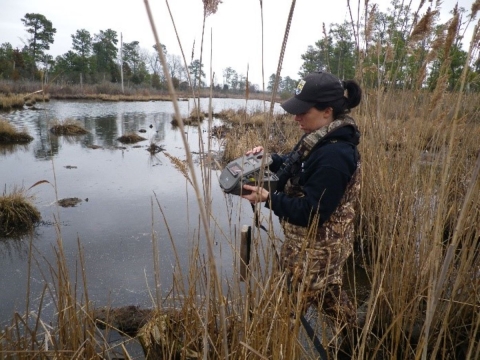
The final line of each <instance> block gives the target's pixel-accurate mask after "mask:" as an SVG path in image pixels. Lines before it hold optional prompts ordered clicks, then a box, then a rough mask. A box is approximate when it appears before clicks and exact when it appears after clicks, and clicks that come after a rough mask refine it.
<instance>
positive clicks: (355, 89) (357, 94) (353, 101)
mask: <svg viewBox="0 0 480 360" xmlns="http://www.w3.org/2000/svg"><path fill="white" fill-rule="evenodd" d="M342 85H343V88H344V89H345V90H347V98H346V99H347V108H348V109H353V108H354V107H356V106H357V105H358V104H360V100H362V89H361V88H360V85H358V83H357V82H356V81H355V80H346V81H342Z"/></svg>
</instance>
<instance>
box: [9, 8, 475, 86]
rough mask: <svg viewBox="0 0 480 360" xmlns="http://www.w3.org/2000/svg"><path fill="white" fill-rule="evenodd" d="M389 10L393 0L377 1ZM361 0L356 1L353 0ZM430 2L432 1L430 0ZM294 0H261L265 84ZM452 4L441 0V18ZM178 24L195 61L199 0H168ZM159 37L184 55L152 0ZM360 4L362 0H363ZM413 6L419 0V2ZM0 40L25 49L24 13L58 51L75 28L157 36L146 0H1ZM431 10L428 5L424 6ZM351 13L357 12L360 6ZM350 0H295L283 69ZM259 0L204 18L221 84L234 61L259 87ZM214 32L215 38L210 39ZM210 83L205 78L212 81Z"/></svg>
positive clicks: (289, 68)
mask: <svg viewBox="0 0 480 360" xmlns="http://www.w3.org/2000/svg"><path fill="white" fill-rule="evenodd" d="M472 1H473V0H460V1H459V4H460V6H463V7H465V8H466V9H467V10H470V8H471V4H472ZM373 2H374V1H370V3H373ZM376 2H377V3H379V4H380V8H381V10H382V11H386V9H387V7H388V4H389V3H390V1H385V0H381V1H376ZM350 3H352V5H353V6H356V4H357V2H356V1H350ZM427 3H428V1H427ZM291 4H292V1H291V0H263V18H264V61H263V63H264V73H265V86H267V83H268V78H269V76H270V75H271V74H272V73H274V72H276V69H277V64H278V58H279V54H280V47H281V44H282V40H283V36H284V33H285V26H286V22H287V18H288V13H289V10H290V6H291ZM454 4H455V1H454V0H445V1H443V5H442V9H443V18H444V19H445V20H446V19H447V16H448V12H449V11H451V9H452V8H453V6H454ZM169 5H170V9H171V11H172V14H173V17H174V20H175V25H176V27H177V30H178V32H179V37H180V41H181V44H182V47H183V50H184V52H185V55H186V58H187V61H188V62H190V59H191V54H192V47H193V43H194V41H195V55H194V58H195V59H197V58H199V57H200V42H201V33H202V20H203V2H202V1H201V0H169ZM150 6H151V8H152V10H153V15H154V20H155V23H156V26H157V31H158V35H159V37H160V41H161V42H162V43H163V44H164V45H166V47H167V51H168V52H169V53H171V54H178V55H179V54H180V49H179V46H178V42H177V39H176V36H175V33H174V30H173V25H172V21H171V19H170V17H169V15H168V10H167V6H166V1H164V0H150ZM361 6H363V1H361ZM414 6H418V5H417V2H416V1H414ZM0 9H1V10H0V44H1V43H5V42H9V43H10V44H12V46H13V47H19V48H21V47H22V46H23V45H22V44H23V42H22V40H23V41H25V39H26V38H27V33H26V31H25V27H24V26H23V23H22V22H21V20H20V19H21V18H23V17H24V16H25V14H26V13H40V14H42V15H44V16H45V17H46V18H47V19H48V20H50V21H51V22H52V24H53V27H54V28H56V29H57V33H56V34H55V42H54V44H53V45H52V46H51V47H50V51H49V53H50V54H51V55H53V56H54V57H56V56H58V55H63V54H64V53H66V52H67V51H68V50H70V49H71V45H72V39H71V35H72V34H75V32H76V31H77V30H79V29H86V30H88V31H89V32H90V33H91V34H92V35H93V34H95V33H98V32H99V31H100V30H106V29H113V30H115V31H117V33H118V34H119V37H120V33H122V34H123V41H124V42H131V41H135V40H136V41H139V42H140V47H141V48H144V49H148V50H149V51H150V50H151V49H152V45H153V44H154V42H155V41H154V37H153V35H152V31H151V28H150V23H149V21H148V17H147V13H146V10H145V3H144V1H142V0H130V1H118V0H82V1H75V2H74V1H69V0H60V1H59V0H0ZM424 10H426V6H425V9H424ZM353 11H354V14H353V16H354V19H356V9H353ZM349 18H350V17H349V13H348V8H347V0H330V1H324V0H298V1H296V6H295V11H294V16H293V22H292V26H291V29H290V35H289V40H288V43H287V49H286V53H285V58H284V61H283V68H282V73H281V75H282V76H287V75H288V76H290V77H292V78H294V79H297V78H298V75H297V73H298V71H299V69H300V66H301V64H302V60H301V58H300V55H301V54H303V53H305V51H306V50H307V47H308V45H313V44H314V43H315V41H317V40H318V39H320V38H321V37H322V23H325V24H326V26H327V29H328V25H329V24H331V23H341V22H343V21H344V20H345V19H349ZM261 34H262V32H261V12H260V1H259V0H223V3H222V4H220V5H219V7H218V11H217V13H216V14H213V15H211V16H209V17H208V18H207V22H206V26H205V40H204V50H203V59H204V64H205V65H204V66H205V67H204V71H205V72H206V73H207V78H208V75H209V72H210V48H211V46H210V45H211V44H213V46H212V49H213V54H212V59H213V60H212V67H213V71H214V72H215V78H216V82H217V83H222V71H223V69H224V68H226V67H228V66H230V67H232V68H233V69H235V70H236V71H237V72H238V73H241V74H243V75H246V74H247V68H248V74H249V80H250V81H251V82H253V83H255V84H258V85H260V87H261V86H262V52H261V49H262V36H261ZM211 36H212V38H213V42H212V41H211ZM207 82H208V81H207Z"/></svg>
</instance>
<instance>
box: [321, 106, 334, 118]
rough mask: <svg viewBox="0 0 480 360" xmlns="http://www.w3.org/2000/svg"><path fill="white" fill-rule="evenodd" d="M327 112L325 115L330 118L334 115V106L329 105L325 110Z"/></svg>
mask: <svg viewBox="0 0 480 360" xmlns="http://www.w3.org/2000/svg"><path fill="white" fill-rule="evenodd" d="M323 111H324V112H325V117H327V118H329V117H333V108H331V107H327V108H326V109H325V110H323Z"/></svg>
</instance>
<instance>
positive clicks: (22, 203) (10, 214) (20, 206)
mask: <svg viewBox="0 0 480 360" xmlns="http://www.w3.org/2000/svg"><path fill="white" fill-rule="evenodd" d="M40 219H41V216H40V212H39V211H38V210H37V209H36V208H35V206H34V205H33V204H32V197H31V196H27V195H26V193H25V191H24V190H22V189H14V190H13V191H12V192H11V193H10V194H6V193H4V194H3V195H2V196H0V236H1V237H6V236H9V237H11V236H15V235H20V234H22V233H24V232H27V231H30V230H32V229H33V226H34V225H35V223H37V222H39V221H40Z"/></svg>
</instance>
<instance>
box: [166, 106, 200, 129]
mask: <svg viewBox="0 0 480 360" xmlns="http://www.w3.org/2000/svg"><path fill="white" fill-rule="evenodd" d="M207 117H208V114H207V113H204V112H202V111H201V109H199V108H198V107H197V106H195V107H194V108H193V109H192V111H190V115H189V116H188V117H186V118H182V121H183V124H184V125H187V126H188V125H198V124H200V123H202V122H203V120H205V118H207ZM170 124H172V126H174V127H176V126H178V120H177V119H176V118H175V115H173V116H172V121H171V122H170Z"/></svg>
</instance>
